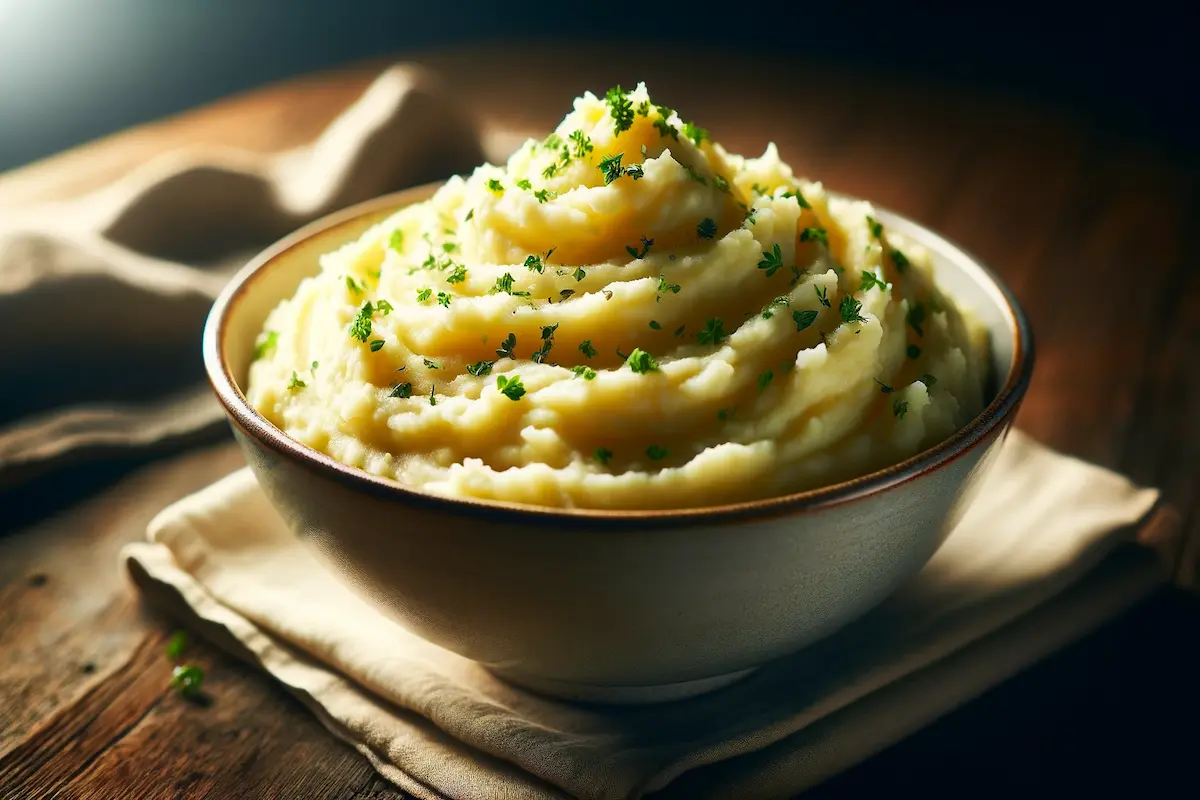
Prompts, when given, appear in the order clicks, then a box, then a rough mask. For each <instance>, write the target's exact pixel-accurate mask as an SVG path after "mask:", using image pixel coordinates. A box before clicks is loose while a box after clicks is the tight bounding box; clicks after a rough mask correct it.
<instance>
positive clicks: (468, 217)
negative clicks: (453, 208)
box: [463, 208, 475, 222]
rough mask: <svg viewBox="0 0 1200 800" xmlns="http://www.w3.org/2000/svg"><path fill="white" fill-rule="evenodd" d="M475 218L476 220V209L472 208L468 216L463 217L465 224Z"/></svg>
mask: <svg viewBox="0 0 1200 800" xmlns="http://www.w3.org/2000/svg"><path fill="white" fill-rule="evenodd" d="M474 218H475V209H473V208H472V209H471V210H470V211H468V212H467V215H466V216H465V217H463V222H470V221H471V220H472V219H474Z"/></svg>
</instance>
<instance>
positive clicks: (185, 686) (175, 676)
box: [171, 664, 204, 699]
mask: <svg viewBox="0 0 1200 800" xmlns="http://www.w3.org/2000/svg"><path fill="white" fill-rule="evenodd" d="M203 685H204V670H203V669H201V668H200V667H197V666H195V665H194V664H179V665H177V666H176V667H175V669H174V670H172V671H171V686H172V687H173V688H174V689H175V690H176V691H178V692H179V694H181V695H183V696H184V697H186V698H189V699H190V698H193V697H196V696H197V695H199V694H200V687H201V686H203Z"/></svg>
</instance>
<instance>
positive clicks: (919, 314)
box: [904, 300, 925, 336]
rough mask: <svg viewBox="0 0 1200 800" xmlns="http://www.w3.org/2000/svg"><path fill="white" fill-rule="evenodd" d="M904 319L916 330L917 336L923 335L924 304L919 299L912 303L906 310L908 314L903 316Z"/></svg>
mask: <svg viewBox="0 0 1200 800" xmlns="http://www.w3.org/2000/svg"><path fill="white" fill-rule="evenodd" d="M904 321H905V322H907V323H908V326H909V327H910V328H912V329H913V331H915V332H916V334H917V336H924V335H925V329H924V327H923V325H924V323H925V304H924V303H922V302H921V301H919V300H918V301H917V302H916V303H914V304H913V307H912V308H910V309H909V310H908V315H907V316H906V317H905V318H904Z"/></svg>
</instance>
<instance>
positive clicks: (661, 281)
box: [655, 275, 680, 302]
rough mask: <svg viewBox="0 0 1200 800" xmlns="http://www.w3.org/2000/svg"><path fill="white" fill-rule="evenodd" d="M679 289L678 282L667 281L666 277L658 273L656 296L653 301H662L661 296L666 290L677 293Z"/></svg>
mask: <svg viewBox="0 0 1200 800" xmlns="http://www.w3.org/2000/svg"><path fill="white" fill-rule="evenodd" d="M679 289H680V286H679V284H678V283H668V282H667V279H666V277H664V276H662V275H659V276H658V297H656V298H655V302H662V296H663V295H664V294H665V293H667V292H671V293H672V294H679Z"/></svg>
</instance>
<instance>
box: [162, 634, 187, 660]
mask: <svg viewBox="0 0 1200 800" xmlns="http://www.w3.org/2000/svg"><path fill="white" fill-rule="evenodd" d="M187 643H188V635H187V631H175V632H174V633H172V634H171V638H170V639H168V640H167V658H170V659H176V658H179V657H180V656H181V655H183V651H184V650H185V649H187Z"/></svg>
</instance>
